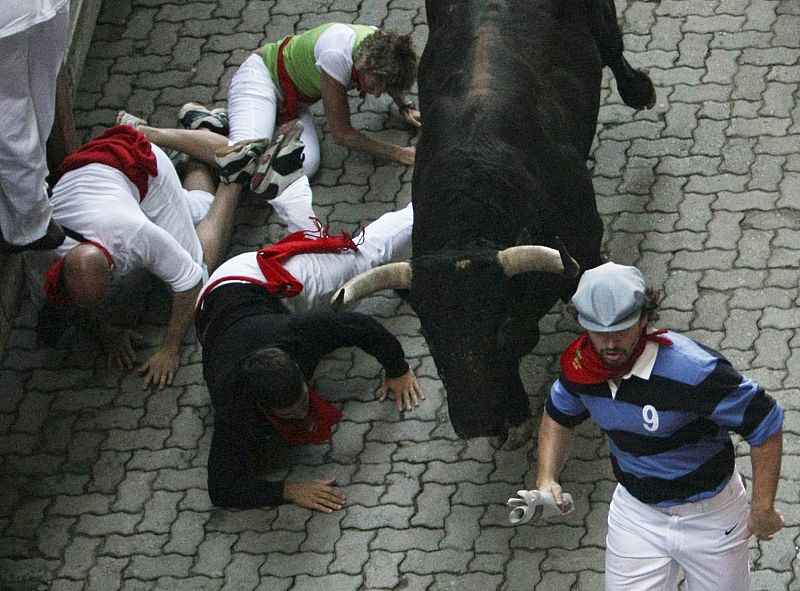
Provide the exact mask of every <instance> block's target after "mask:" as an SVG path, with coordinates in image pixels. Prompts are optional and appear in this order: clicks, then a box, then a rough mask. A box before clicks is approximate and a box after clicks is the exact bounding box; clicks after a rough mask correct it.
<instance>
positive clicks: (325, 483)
mask: <svg viewBox="0 0 800 591" xmlns="http://www.w3.org/2000/svg"><path fill="white" fill-rule="evenodd" d="M335 485H336V479H335V478H331V479H330V480H312V481H310V482H295V483H292V484H289V483H288V482H287V483H285V484H284V485H283V498H284V499H285V500H287V501H289V502H290V503H294V504H295V505H300V506H301V507H305V508H306V509H313V510H314V511H321V512H322V513H332V512H333V511H338V510H339V509H341V508H342V507H344V505H345V503H346V502H347V499H346V498H345V496H344V495H343V494H342V493H341V491H340V490H339V489H338V488H336V486H335Z"/></svg>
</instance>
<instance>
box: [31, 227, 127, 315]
mask: <svg viewBox="0 0 800 591" xmlns="http://www.w3.org/2000/svg"><path fill="white" fill-rule="evenodd" d="M79 244H91V245H93V246H96V247H97V248H99V249H100V250H101V252H102V253H103V254H104V255H105V256H106V261H108V266H109V267H111V266H112V265H113V264H114V258H113V257H112V256H111V253H110V252H108V249H106V247H105V246H103V245H102V244H98V243H97V242H92V241H91V240H87V241H86V242H79ZM63 271H64V257H61V258H60V259H58V260H57V261H56V262H55V263H53V264H52V265H50V266H49V267H48V268H47V270H46V271H45V272H44V293H45V295H46V296H47V301H49V302H50V303H51V304H52V305H53V306H55V307H56V308H66V307H67V294H66V292H65V291H64V287H63V283H62V282H61V273H62V272H63Z"/></svg>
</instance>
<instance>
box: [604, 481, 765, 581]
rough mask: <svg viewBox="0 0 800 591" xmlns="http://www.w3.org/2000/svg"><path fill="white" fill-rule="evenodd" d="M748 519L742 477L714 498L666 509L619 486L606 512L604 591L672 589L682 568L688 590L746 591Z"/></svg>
mask: <svg viewBox="0 0 800 591" xmlns="http://www.w3.org/2000/svg"><path fill="white" fill-rule="evenodd" d="M749 515H750V509H749V506H748V503H747V496H746V493H745V490H744V486H743V485H742V481H741V479H740V477H739V475H738V474H734V475H733V476H732V477H731V479H730V481H729V482H728V484H727V485H726V486H725V488H723V489H722V491H720V493H719V494H717V495H716V496H713V497H711V498H710V499H706V500H704V501H698V502H695V503H685V504H683V505H677V506H675V507H669V508H667V509H658V508H655V507H652V506H650V505H646V504H644V503H642V502H641V501H639V500H637V499H636V498H634V497H633V496H632V495H631V494H630V493H629V492H628V491H627V490H626V489H625V488H624V487H623V486H621V485H617V489H616V491H614V496H613V498H612V500H611V507H610V509H609V512H608V536H607V537H606V575H605V582H606V591H669V590H674V589H675V588H676V584H677V580H678V575H679V570H680V568H683V571H684V575H685V576H686V586H687V589H688V591H721V590H723V589H724V590H725V591H747V590H748V589H750V569H749V551H748V548H747V538H745V533H746V531H747V520H748V517H749Z"/></svg>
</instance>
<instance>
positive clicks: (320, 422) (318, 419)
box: [264, 384, 342, 443]
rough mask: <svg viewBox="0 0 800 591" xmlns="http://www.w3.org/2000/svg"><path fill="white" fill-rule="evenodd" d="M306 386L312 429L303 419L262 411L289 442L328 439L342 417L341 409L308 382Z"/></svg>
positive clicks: (312, 441)
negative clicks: (312, 421) (280, 416)
mask: <svg viewBox="0 0 800 591" xmlns="http://www.w3.org/2000/svg"><path fill="white" fill-rule="evenodd" d="M306 386H307V387H308V413H309V416H311V417H313V419H314V430H313V431H307V430H306V429H305V427H304V426H303V425H304V423H303V419H281V418H278V417H276V416H275V415H273V414H272V413H269V412H267V413H264V414H266V415H267V419H269V421H270V422H271V423H272V424H273V425H275V428H276V429H277V430H278V431H279V432H280V434H281V435H282V436H283V438H284V439H285V440H286V441H287V442H289V443H322V442H323V441H328V440H329V439H330V438H331V437H332V436H333V433H332V432H331V429H332V428H333V426H334V425H335V424H336V423H338V422H339V420H340V419H341V418H342V411H340V410H339V409H338V408H336V407H335V406H333V405H332V404H331V403H330V402H328V401H327V400H325V399H324V398H323V397H322V396H320V395H319V392H317V391H316V390H315V389H314V388H312V387H311V386H309V385H308V384H306Z"/></svg>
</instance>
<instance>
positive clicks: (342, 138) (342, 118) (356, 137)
mask: <svg viewBox="0 0 800 591" xmlns="http://www.w3.org/2000/svg"><path fill="white" fill-rule="evenodd" d="M321 81H322V85H321V93H322V106H323V108H324V109H325V117H326V119H327V120H328V127H329V128H330V130H331V133H332V134H333V139H334V141H335V142H336V143H337V144H339V145H341V146H344V147H345V148H349V149H352V150H356V151H358V152H363V153H364V154H368V155H370V156H377V157H379V158H386V159H389V160H397V161H398V162H403V163H404V164H413V163H414V154H415V148H414V147H413V146H405V147H404V146H399V145H397V144H390V143H388V142H383V141H380V140H376V139H373V138H371V137H368V136H367V135H365V134H363V133H361V132H360V131H358V130H357V129H355V128H354V127H353V125H352V123H351V122H350V104H349V102H348V100H347V89H346V88H345V87H344V86H343V85H342V84H341V83H339V82H338V81H337V80H335V79H334V78H332V77H331V76H330V75H329V74H327V73H326V72H322V77H321Z"/></svg>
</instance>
